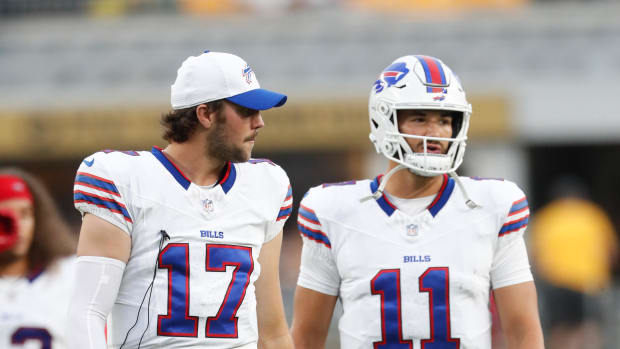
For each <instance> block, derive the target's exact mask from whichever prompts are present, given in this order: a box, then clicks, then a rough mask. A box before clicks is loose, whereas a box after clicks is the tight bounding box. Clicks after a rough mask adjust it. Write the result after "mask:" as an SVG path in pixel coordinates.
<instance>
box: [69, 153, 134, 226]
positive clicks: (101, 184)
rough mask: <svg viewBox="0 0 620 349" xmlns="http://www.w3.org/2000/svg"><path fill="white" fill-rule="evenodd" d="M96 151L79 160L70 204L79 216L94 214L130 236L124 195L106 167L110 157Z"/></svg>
mask: <svg viewBox="0 0 620 349" xmlns="http://www.w3.org/2000/svg"><path fill="white" fill-rule="evenodd" d="M102 155H105V154H104V153H101V152H99V153H95V154H94V155H92V156H90V157H87V158H86V159H84V161H82V164H81V165H80V167H79V168H78V170H77V174H76V176H75V182H74V186H73V203H74V205H75V208H76V209H77V210H78V211H80V213H81V214H82V216H83V215H84V214H86V213H90V214H93V215H95V216H97V217H99V218H101V219H104V220H106V221H108V222H110V223H111V224H114V225H115V226H117V227H118V228H120V229H121V230H123V231H124V232H126V233H127V234H129V235H131V229H132V226H133V219H132V217H131V214H130V209H129V208H128V205H127V198H125V197H123V194H122V192H121V190H119V185H118V183H119V179H118V178H117V177H118V175H116V174H114V173H112V172H111V171H110V170H109V169H108V165H109V164H107V163H106V161H109V160H110V158H109V157H105V156H102Z"/></svg>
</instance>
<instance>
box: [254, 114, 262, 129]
mask: <svg viewBox="0 0 620 349" xmlns="http://www.w3.org/2000/svg"><path fill="white" fill-rule="evenodd" d="M264 126H265V121H263V116H262V115H261V113H260V112H258V113H256V115H254V116H252V129H258V128H261V127H264Z"/></svg>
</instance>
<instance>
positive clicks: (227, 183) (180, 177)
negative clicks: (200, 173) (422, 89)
mask: <svg viewBox="0 0 620 349" xmlns="http://www.w3.org/2000/svg"><path fill="white" fill-rule="evenodd" d="M151 153H152V154H153V155H154V156H155V158H156V159H157V160H159V162H161V164H162V165H164V167H165V168H166V170H168V172H170V174H171V175H172V177H174V179H175V180H176V181H177V183H179V184H180V185H181V186H182V187H183V189H185V190H187V189H188V188H189V186H190V184H192V181H190V180H189V179H188V178H187V177H186V176H185V175H184V174H183V172H181V170H180V169H179V168H178V167H177V166H176V165H175V164H174V163H173V162H172V161H171V160H170V159H168V157H167V156H166V155H165V154H164V152H163V151H162V149H161V148H159V147H153V148H152V149H151ZM236 179H237V170H236V169H235V165H234V164H233V163H232V162H230V161H228V162H226V165H225V166H224V169H223V170H222V175H220V179H219V180H218V182H217V184H219V185H220V186H221V187H222V190H223V191H224V193H228V192H229V191H230V189H231V188H232V187H233V184H235V180H236Z"/></svg>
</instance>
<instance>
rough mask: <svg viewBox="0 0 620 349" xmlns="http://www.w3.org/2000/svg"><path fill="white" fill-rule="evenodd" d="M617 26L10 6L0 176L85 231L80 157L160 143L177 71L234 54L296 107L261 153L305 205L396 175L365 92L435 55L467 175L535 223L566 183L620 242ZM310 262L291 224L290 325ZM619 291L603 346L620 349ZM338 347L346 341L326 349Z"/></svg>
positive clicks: (374, 3) (412, 12) (521, 11)
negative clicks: (448, 72) (332, 190)
mask: <svg viewBox="0 0 620 349" xmlns="http://www.w3.org/2000/svg"><path fill="white" fill-rule="evenodd" d="M619 18H620V4H619V3H618V1H616V0H607V1H605V0H600V1H586V0H584V1H561V0H555V1H552V0H547V1H543V0H539V1H535V0H260V1H250V0H184V1H182V0H179V1H173V0H152V1H147V0H0V165H2V166H6V165H16V166H19V167H22V168H24V169H26V170H28V171H30V172H33V173H35V174H36V175H38V176H40V177H41V178H42V179H43V180H44V182H45V183H46V184H47V185H48V186H49V187H50V189H51V190H52V192H53V193H54V195H55V197H56V199H57V202H58V204H59V205H60V206H61V208H62V209H63V213H64V215H65V217H66V218H67V219H69V220H70V221H71V222H72V224H73V226H74V227H75V229H76V233H77V230H78V227H79V222H80V218H79V215H78V213H77V211H75V210H73V208H72V182H73V177H74V172H75V170H76V169H77V167H78V165H79V163H80V161H81V159H82V158H83V157H85V156H87V155H88V154H90V153H92V152H95V151H97V150H101V149H119V150H120V149H122V150H126V149H134V150H139V149H149V148H150V147H151V146H152V145H164V143H163V141H162V139H161V138H160V128H159V123H158V121H159V117H160V115H161V114H162V113H163V112H165V111H167V110H168V108H169V91H170V85H171V83H172V82H173V80H174V78H175V75H176V69H177V67H178V66H179V65H180V63H181V62H182V61H183V59H185V57H187V56H189V55H197V54H199V53H200V52H202V51H203V50H205V49H209V50H213V51H227V52H232V53H235V54H238V55H240V56H241V57H243V58H245V59H246V60H247V61H248V62H249V63H250V64H251V65H252V66H253V68H254V70H255V71H256V72H257V76H258V78H259V79H260V82H261V84H262V86H264V87H267V88H271V89H275V90H277V91H282V92H285V93H287V94H288V95H289V103H288V104H287V106H286V107H285V108H282V109H278V110H273V111H267V112H265V113H264V114H263V117H264V119H265V122H266V124H267V127H266V128H265V129H264V130H263V131H262V132H261V134H260V136H259V138H258V141H257V145H256V149H255V154H254V156H255V157H268V158H271V159H272V160H274V161H276V162H277V163H279V164H280V165H281V166H282V167H283V168H284V169H285V170H286V171H287V172H288V174H289V177H290V178H291V181H292V184H293V189H294V195H295V198H296V200H295V202H296V204H297V203H298V202H299V199H300V198H301V197H302V196H303V194H304V193H305V191H306V190H307V189H309V188H310V187H311V186H314V185H318V184H320V183H323V182H336V181H341V180H344V179H350V178H367V177H371V176H374V175H376V174H377V173H380V172H381V171H382V170H383V166H384V160H383V158H381V157H379V156H378V155H376V154H375V153H374V150H373V149H372V147H371V145H370V142H369V141H368V136H367V135H368V121H367V96H368V92H369V90H370V86H371V84H372V82H373V81H374V80H375V78H376V76H377V74H378V73H379V72H380V71H381V70H382V69H383V68H384V67H385V66H387V65H388V64H389V63H390V62H391V61H392V60H393V59H394V58H396V57H399V56H402V55H406V54H426V55H431V56H435V57H439V58H441V59H442V60H444V62H446V63H447V64H448V65H449V66H451V67H452V69H453V70H454V71H456V72H457V73H458V74H459V75H460V78H461V80H462V81H463V84H464V86H465V88H466V90H467V92H468V97H469V99H470V101H471V102H472V104H473V109H474V113H473V116H472V121H471V130H470V139H471V141H470V142H469V144H468V151H467V153H466V157H465V165H464V167H463V168H462V169H461V171H460V172H461V173H462V174H465V175H478V176H489V177H504V178H507V179H510V180H513V181H516V182H518V183H519V184H520V185H521V187H522V188H524V190H525V191H526V193H527V194H528V196H529V201H530V207H531V208H532V210H533V213H534V216H535V213H536V209H537V208H540V207H541V206H543V205H544V204H545V203H547V202H548V201H549V193H548V190H547V189H548V188H550V187H551V185H552V184H553V182H554V180H555V179H556V178H558V177H559V176H560V175H563V174H571V175H573V176H576V177H579V178H580V179H582V180H583V181H584V182H585V183H586V184H587V185H588V187H589V189H590V191H591V193H592V198H593V200H594V201H595V202H597V203H598V204H600V205H601V206H602V207H603V208H604V209H605V210H606V212H607V213H608V214H609V215H610V217H611V219H612V220H613V223H614V225H615V227H616V231H619V230H620V229H619V228H620V195H619V193H620V175H619V173H620V165H619V164H620V161H619V160H620V115H618V94H619V93H620V85H619V83H618V81H620V20H619ZM299 248H300V239H299V237H298V235H297V233H296V225H295V219H294V218H291V219H290V220H289V222H288V223H287V228H286V241H285V246H284V248H283V255H282V272H283V276H282V278H283V289H284V295H285V300H286V305H287V311H288V313H289V316H290V310H291V303H292V291H293V289H294V284H295V280H296V275H297V268H298V258H299ZM574 258H577V259H578V258H580V257H579V256H578V255H577V256H574ZM584 263H587V261H584ZM614 276H615V277H614V286H613V287H612V288H611V289H610V290H608V291H607V292H606V293H605V295H604V297H605V302H606V303H605V304H606V307H605V320H606V321H605V330H604V333H605V340H604V341H605V343H606V348H620V345H618V344H616V343H619V342H620V335H619V334H618V332H619V331H618V330H619V329H620V328H619V326H620V325H618V324H619V323H620V311H619V309H620V292H619V288H618V286H617V285H618V281H619V278H618V277H619V276H620V275H619V274H617V273H616V274H614ZM543 318H544V314H543ZM336 337H337V333H336V331H335V326H334V331H332V333H331V334H330V344H329V345H330V348H337V338H336Z"/></svg>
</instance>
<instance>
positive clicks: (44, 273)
mask: <svg viewBox="0 0 620 349" xmlns="http://www.w3.org/2000/svg"><path fill="white" fill-rule="evenodd" d="M74 249H75V241H74V239H73V237H72V235H71V233H70V230H69V228H68V226H67V225H66V224H65V222H64V221H63V220H62V219H61V217H60V215H59V214H58V211H57V209H56V207H55V206H54V203H53V201H52V198H51V196H50V195H49V193H48V192H47V191H46V190H45V188H44V187H43V185H42V184H41V183H40V182H39V181H38V180H36V179H35V178H33V177H32V176H30V175H29V174H27V173H25V172H23V171H20V170H17V169H0V348H10V349H13V348H15V349H17V348H46V349H48V348H54V349H58V348H64V347H65V339H64V332H65V325H66V322H67V309H68V307H69V296H70V294H71V292H70V291H71V289H72V285H73V258H72V257H69V256H70V255H71V254H72V253H73V251H74Z"/></svg>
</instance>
